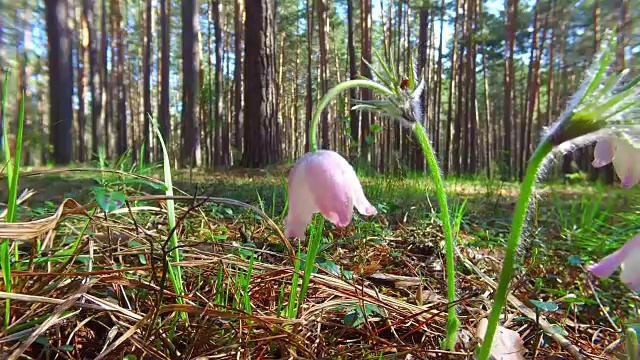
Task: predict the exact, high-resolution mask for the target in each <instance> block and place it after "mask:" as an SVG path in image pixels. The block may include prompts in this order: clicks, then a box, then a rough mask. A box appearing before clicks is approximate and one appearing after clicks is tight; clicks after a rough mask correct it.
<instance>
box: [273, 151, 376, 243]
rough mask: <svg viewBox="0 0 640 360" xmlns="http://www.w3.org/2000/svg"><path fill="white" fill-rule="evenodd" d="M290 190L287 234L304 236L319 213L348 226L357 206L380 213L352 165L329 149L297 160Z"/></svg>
mask: <svg viewBox="0 0 640 360" xmlns="http://www.w3.org/2000/svg"><path fill="white" fill-rule="evenodd" d="M288 193H289V210H288V214H287V217H286V218H285V220H284V226H285V236H287V237H298V238H303V237H304V236H305V231H306V229H307V225H309V223H310V222H311V219H312V218H313V214H315V213H317V212H319V213H321V214H322V216H324V217H325V218H326V219H327V220H329V221H330V222H332V223H333V224H334V225H336V226H338V227H345V226H347V225H349V223H350V222H351V218H352V216H353V207H354V205H355V207H356V209H358V212H359V213H360V214H362V215H375V214H377V210H376V208H374V207H373V206H372V205H371V203H369V200H367V198H366V197H365V195H364V191H363V190H362V185H361V184H360V180H358V176H357V175H356V172H355V171H354V170H353V167H351V165H350V164H349V163H348V162H347V160H346V159H345V158H343V157H342V156H341V155H339V154H338V153H336V152H334V151H330V150H318V151H314V152H308V153H306V154H304V155H303V156H302V157H301V158H300V159H298V161H297V162H296V164H295V165H294V166H293V168H292V169H291V172H290V173H289V186H288Z"/></svg>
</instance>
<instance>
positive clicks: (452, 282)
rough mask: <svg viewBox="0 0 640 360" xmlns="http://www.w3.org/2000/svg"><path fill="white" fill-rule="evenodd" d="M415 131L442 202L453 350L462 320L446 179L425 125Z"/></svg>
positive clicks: (448, 340) (447, 342)
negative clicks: (457, 297)
mask: <svg viewBox="0 0 640 360" xmlns="http://www.w3.org/2000/svg"><path fill="white" fill-rule="evenodd" d="M413 132H414V133H415V134H416V138H417V139H418V142H419V143H420V146H422V152H423V153H424V155H425V157H426V159H427V164H428V165H429V170H430V171H431V177H432V178H433V183H434V185H435V187H436V195H437V197H438V203H439V204H440V216H441V219H442V223H443V226H444V238H445V247H446V248H445V252H446V257H447V264H446V267H447V269H446V271H447V297H448V302H449V310H448V315H449V320H448V323H447V338H446V339H445V347H446V348H447V349H448V350H453V349H454V347H455V345H456V341H457V335H458V327H459V326H460V320H458V318H457V317H456V307H455V306H454V305H453V304H454V303H455V301H456V271H455V256H454V246H455V244H454V241H453V229H452V226H451V220H450V216H449V206H448V203H447V195H446V191H445V188H444V180H443V179H442V173H441V172H440V167H439V166H438V159H437V158H436V154H435V153H434V151H433V148H432V147H431V143H430V142H429V138H428V137H427V133H426V131H425V129H424V127H423V126H422V125H421V124H420V123H419V122H417V123H415V125H414V128H413Z"/></svg>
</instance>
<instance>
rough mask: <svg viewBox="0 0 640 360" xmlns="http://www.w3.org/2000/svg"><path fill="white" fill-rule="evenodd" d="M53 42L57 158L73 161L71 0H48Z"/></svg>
mask: <svg viewBox="0 0 640 360" xmlns="http://www.w3.org/2000/svg"><path fill="white" fill-rule="evenodd" d="M45 12H46V24H47V38H48V43H49V97H50V103H49V104H50V105H49V106H50V110H49V111H50V119H51V121H50V140H49V141H50V143H51V145H53V154H52V155H53V161H54V162H55V163H56V164H58V165H66V164H69V163H70V162H71V160H72V156H73V146H72V144H73V141H72V136H71V128H72V121H73V106H72V97H73V67H72V62H71V38H72V37H71V29H69V25H68V21H67V16H68V14H69V11H68V3H67V0H47V1H46V2H45Z"/></svg>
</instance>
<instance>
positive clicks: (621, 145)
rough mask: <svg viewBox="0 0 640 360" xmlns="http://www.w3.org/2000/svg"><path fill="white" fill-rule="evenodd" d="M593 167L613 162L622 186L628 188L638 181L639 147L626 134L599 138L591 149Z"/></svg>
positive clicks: (639, 177) (639, 176)
mask: <svg viewBox="0 0 640 360" xmlns="http://www.w3.org/2000/svg"><path fill="white" fill-rule="evenodd" d="M593 157H594V159H593V162H592V163H591V164H592V165H593V166H595V167H602V166H605V165H607V164H608V163H610V162H613V167H614V169H615V170H616V174H618V177H620V180H621V181H622V187H624V188H630V187H632V186H633V185H635V184H637V183H638V182H640V147H636V146H634V145H633V143H632V142H631V139H629V138H628V137H627V136H625V135H624V134H623V135H620V136H609V137H606V138H604V139H601V140H599V141H598V143H597V144H596V147H595V149H594V151H593Z"/></svg>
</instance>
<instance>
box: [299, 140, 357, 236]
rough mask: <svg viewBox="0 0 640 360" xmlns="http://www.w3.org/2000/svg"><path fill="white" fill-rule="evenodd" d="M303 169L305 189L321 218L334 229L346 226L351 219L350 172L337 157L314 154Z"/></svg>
mask: <svg viewBox="0 0 640 360" xmlns="http://www.w3.org/2000/svg"><path fill="white" fill-rule="evenodd" d="M310 159H311V160H310V161H309V166H308V169H307V176H308V181H309V188H310V189H312V193H313V196H314V199H315V203H316V204H317V205H318V209H319V210H320V213H322V216H324V217H325V218H326V219H327V220H329V221H330V222H332V223H333V224H334V225H336V226H338V227H344V226H347V225H349V223H350V222H351V217H352V216H353V199H352V197H351V188H350V186H351V179H350V176H349V175H350V174H349V170H350V171H352V172H353V168H352V167H351V165H349V163H348V162H347V161H346V160H345V159H344V158H343V157H342V156H340V155H339V154H338V153H336V152H333V151H329V150H318V151H316V152H315V156H311V157H310Z"/></svg>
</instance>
